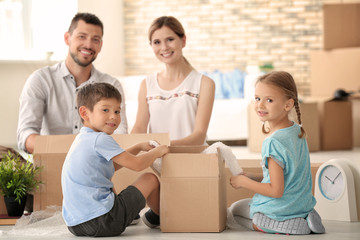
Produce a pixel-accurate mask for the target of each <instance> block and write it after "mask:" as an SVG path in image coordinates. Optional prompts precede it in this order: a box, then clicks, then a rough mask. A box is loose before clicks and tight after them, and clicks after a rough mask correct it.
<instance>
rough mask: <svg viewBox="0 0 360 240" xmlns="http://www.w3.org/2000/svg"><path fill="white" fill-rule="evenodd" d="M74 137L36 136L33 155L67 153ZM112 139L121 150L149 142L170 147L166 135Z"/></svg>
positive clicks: (115, 135)
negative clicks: (154, 141)
mask: <svg viewBox="0 0 360 240" xmlns="http://www.w3.org/2000/svg"><path fill="white" fill-rule="evenodd" d="M75 137H76V135H75V134H71V135H47V136H37V137H36V141H35V148H34V154H54V153H67V152H68V150H69V148H70V146H71V144H72V142H73V141H74V139H75ZM112 137H113V138H114V139H115V141H116V142H117V143H118V144H119V145H120V146H121V147H122V148H128V147H130V146H132V145H134V144H136V143H139V142H144V141H149V140H156V141H157V142H159V143H160V144H165V145H170V139H169V134H168V133H151V134H146V133H141V134H114V135H112Z"/></svg>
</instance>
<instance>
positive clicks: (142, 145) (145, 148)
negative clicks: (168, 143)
mask: <svg viewBox="0 0 360 240" xmlns="http://www.w3.org/2000/svg"><path fill="white" fill-rule="evenodd" d="M139 147H140V151H145V152H148V151H150V150H151V149H153V148H154V147H153V146H152V145H150V143H149V142H141V143H139Z"/></svg>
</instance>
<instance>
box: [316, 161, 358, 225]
mask: <svg viewBox="0 0 360 240" xmlns="http://www.w3.org/2000/svg"><path fill="white" fill-rule="evenodd" d="M352 168H353V163H351V160H348V159H343V158H339V159H331V160H329V161H327V162H324V163H323V164H322V165H320V167H319V169H318V171H317V172H316V177H315V198H316V201H317V203H316V206H315V209H316V210H317V211H318V213H319V214H320V216H321V218H322V219H325V220H338V221H358V210H357V207H358V206H357V201H356V191H355V190H356V188H355V180H354V174H353V171H354V170H352ZM355 174H358V172H357V171H355ZM359 191H360V190H359ZM358 200H360V199H358Z"/></svg>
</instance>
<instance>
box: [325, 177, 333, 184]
mask: <svg viewBox="0 0 360 240" xmlns="http://www.w3.org/2000/svg"><path fill="white" fill-rule="evenodd" d="M325 178H327V180H329V181H330V182H331V183H334V181H333V180H331V179H330V178H329V177H328V176H325Z"/></svg>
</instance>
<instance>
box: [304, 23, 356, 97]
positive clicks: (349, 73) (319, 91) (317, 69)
mask: <svg viewBox="0 0 360 240" xmlns="http://www.w3.org/2000/svg"><path fill="white" fill-rule="evenodd" d="M359 30H360V26H359ZM359 63H360V47H358V48H343V49H334V50H332V51H312V52H311V53H310V69H311V79H310V80H311V81H310V90H311V95H312V96H316V97H327V98H331V97H333V96H334V93H335V91H336V90H337V89H339V88H341V89H344V90H346V91H358V90H359V89H360V81H359V79H360V67H359Z"/></svg>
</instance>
